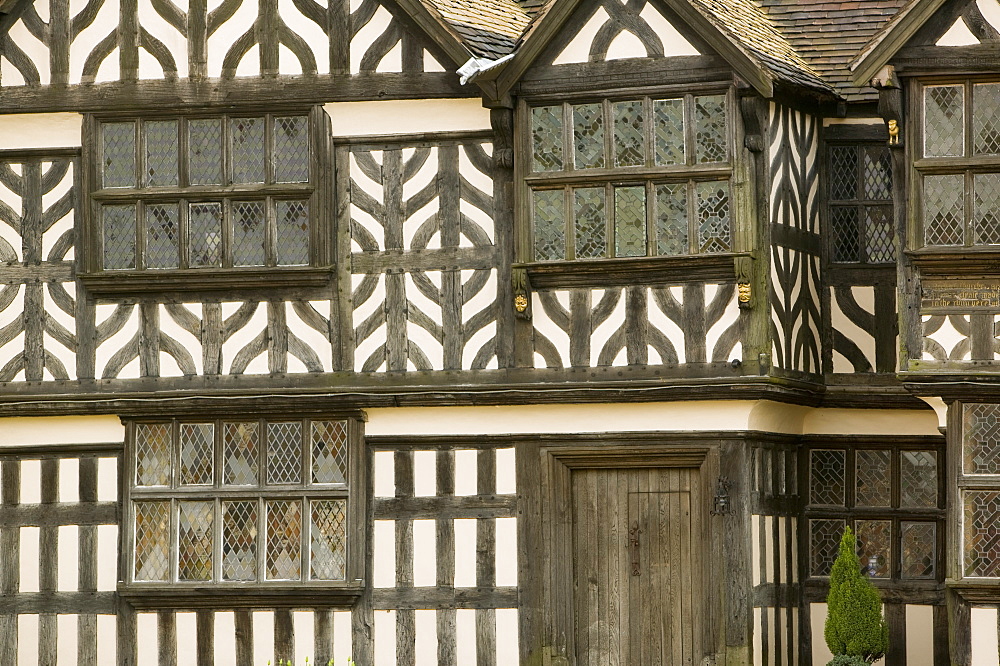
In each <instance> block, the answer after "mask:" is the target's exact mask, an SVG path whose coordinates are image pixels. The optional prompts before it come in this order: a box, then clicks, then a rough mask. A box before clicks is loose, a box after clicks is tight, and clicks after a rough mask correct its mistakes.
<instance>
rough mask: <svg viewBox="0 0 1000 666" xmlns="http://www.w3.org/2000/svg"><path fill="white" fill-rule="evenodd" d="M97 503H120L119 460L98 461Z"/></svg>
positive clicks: (106, 459) (102, 459)
mask: <svg viewBox="0 0 1000 666" xmlns="http://www.w3.org/2000/svg"><path fill="white" fill-rule="evenodd" d="M97 501H99V502H117V501H118V459H117V458H98V460H97Z"/></svg>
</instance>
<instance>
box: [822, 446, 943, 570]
mask: <svg viewBox="0 0 1000 666" xmlns="http://www.w3.org/2000/svg"><path fill="white" fill-rule="evenodd" d="M938 456H939V452H938V451H937V450H936V449H931V448H923V449H921V448H915V447H914V446H912V445H908V444H905V443H893V444H882V445H880V446H878V447H877V448H876V447H874V446H869V447H866V446H864V445H863V444H858V445H857V446H851V447H843V446H842V447H820V446H816V447H814V448H811V449H810V450H809V457H808V465H807V467H806V469H807V471H808V496H807V497H808V503H807V506H806V510H805V514H806V518H808V519H809V526H810V527H809V567H810V568H809V573H810V575H811V576H829V575H830V569H831V567H832V565H833V561H834V560H835V559H836V556H837V548H838V544H839V543H840V537H841V535H842V534H843V531H844V528H845V527H850V528H851V529H852V530H853V531H854V534H855V536H856V538H857V541H858V559H859V561H860V563H861V566H862V568H863V569H864V572H865V574H866V575H868V576H870V577H872V578H884V579H890V580H905V579H920V578H930V579H935V578H936V577H937V576H938V574H939V566H938V562H939V558H940V552H941V551H940V547H939V544H938V535H939V534H941V533H943V532H942V531H941V530H942V529H943V524H942V523H941V522H940V521H941V518H942V516H943V511H942V509H941V508H940V506H941V505H940V501H941V499H942V498H941V497H940V496H939V487H940V483H941V480H942V479H941V471H942V470H941V469H940V467H939V465H938Z"/></svg>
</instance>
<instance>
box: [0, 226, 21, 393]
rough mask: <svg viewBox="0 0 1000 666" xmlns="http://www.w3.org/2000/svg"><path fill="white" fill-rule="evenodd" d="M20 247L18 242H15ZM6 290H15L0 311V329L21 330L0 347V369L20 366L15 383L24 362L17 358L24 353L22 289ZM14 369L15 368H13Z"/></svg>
mask: <svg viewBox="0 0 1000 666" xmlns="http://www.w3.org/2000/svg"><path fill="white" fill-rule="evenodd" d="M7 228H9V227H7V226H6V225H4V224H0V230H3V229H7ZM17 242H18V245H20V240H18V241H17ZM7 289H14V290H16V292H17V293H16V294H15V296H14V298H13V300H12V301H11V302H10V305H8V306H7V307H6V308H4V309H3V310H2V311H0V329H2V328H6V327H7V326H14V327H18V328H20V329H21V332H20V333H18V334H17V335H15V336H14V338H13V339H11V341H10V342H8V343H7V344H5V345H3V346H2V347H0V368H2V367H7V365H9V364H11V363H16V364H19V365H20V366H21V370H19V371H18V372H17V374H16V375H15V376H14V380H15V381H23V380H24V360H23V358H22V359H20V360H18V356H19V355H21V354H23V353H24V321H23V319H22V320H21V321H18V319H19V318H21V317H23V314H24V291H25V290H24V289H23V288H22V286H21V285H10V286H8V287H7ZM15 367H16V366H15Z"/></svg>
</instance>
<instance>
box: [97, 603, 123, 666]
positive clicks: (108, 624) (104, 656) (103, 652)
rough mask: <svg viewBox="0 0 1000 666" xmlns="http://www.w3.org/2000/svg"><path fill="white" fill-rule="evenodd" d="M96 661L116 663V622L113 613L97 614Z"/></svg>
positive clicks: (99, 662)
mask: <svg viewBox="0 0 1000 666" xmlns="http://www.w3.org/2000/svg"><path fill="white" fill-rule="evenodd" d="M97 663H98V664H117V663H118V624H117V618H116V617H115V616H114V615H98V616H97Z"/></svg>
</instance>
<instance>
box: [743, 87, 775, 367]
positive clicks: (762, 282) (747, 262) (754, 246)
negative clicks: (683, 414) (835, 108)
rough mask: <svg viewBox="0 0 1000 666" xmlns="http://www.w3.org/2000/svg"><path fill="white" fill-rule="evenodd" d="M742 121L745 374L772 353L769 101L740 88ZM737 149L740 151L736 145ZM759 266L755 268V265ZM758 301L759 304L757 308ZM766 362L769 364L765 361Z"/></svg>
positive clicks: (759, 365) (758, 365)
mask: <svg viewBox="0 0 1000 666" xmlns="http://www.w3.org/2000/svg"><path fill="white" fill-rule="evenodd" d="M740 93H741V95H740V97H739V102H740V120H741V121H742V123H743V148H745V149H746V150H747V151H748V152H749V156H748V157H749V160H748V161H749V164H748V165H747V168H745V169H743V173H747V174H748V175H749V179H750V191H751V192H752V196H751V197H750V198H751V201H750V202H749V204H748V205H747V206H746V208H745V209H744V211H743V214H744V216H745V218H744V219H743V221H742V224H741V223H740V219H739V218H737V229H738V230H739V229H740V227H742V230H741V231H739V233H742V234H744V238H745V239H746V240H745V246H744V247H745V248H747V249H750V250H751V252H752V254H751V258H749V259H746V258H741V259H739V260H737V262H736V264H735V266H734V269H735V272H736V283H737V290H738V302H739V306H740V309H743V310H749V312H746V313H744V317H747V319H746V320H745V321H746V325H745V326H744V330H745V334H744V335H745V339H744V341H743V362H744V365H745V368H746V371H747V372H751V373H752V372H756V373H758V374H766V373H767V371H768V368H767V367H764V366H763V365H762V364H761V362H760V359H761V358H762V357H764V358H766V357H765V355H766V354H770V351H771V344H770V341H769V339H770V325H771V324H770V322H771V320H770V314H769V312H768V307H767V305H768V302H769V299H768V297H767V294H768V289H769V285H768V276H769V275H770V269H769V264H770V256H771V254H770V247H771V246H770V237H769V225H768V222H769V219H768V210H769V209H770V203H769V201H768V198H769V194H770V191H771V188H770V183H769V182H768V178H767V174H768V155H767V145H768V138H769V137H768V133H769V123H768V117H767V108H768V105H767V100H765V99H764V98H763V97H760V96H758V95H756V94H752V93H751V92H750V91H749V90H741V91H740ZM737 150H738V152H742V151H740V150H739V148H737ZM755 264H757V265H758V270H757V271H754V265H755ZM756 303H763V304H764V305H762V306H761V307H759V308H755V307H754V305H755V304H756ZM767 365H769V364H767Z"/></svg>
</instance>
